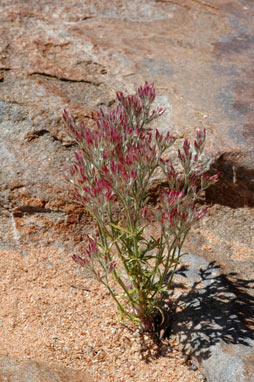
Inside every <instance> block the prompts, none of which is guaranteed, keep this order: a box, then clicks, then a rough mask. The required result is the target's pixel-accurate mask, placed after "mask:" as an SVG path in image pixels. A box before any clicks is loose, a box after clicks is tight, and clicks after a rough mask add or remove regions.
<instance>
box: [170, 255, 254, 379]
mask: <svg viewBox="0 0 254 382" xmlns="http://www.w3.org/2000/svg"><path fill="white" fill-rule="evenodd" d="M182 260H183V263H185V264H187V266H186V267H183V268H182V269H181V271H180V272H178V275H177V281H178V282H180V283H183V285H184V284H186V283H187V284H188V285H189V286H190V287H191V290H190V291H189V292H187V293H180V294H179V297H178V301H177V302H178V303H177V306H178V307H181V309H178V311H176V313H175V319H174V324H173V327H172V333H171V335H172V336H173V337H175V338H176V340H177V342H178V343H179V347H180V348H181V349H182V350H183V352H184V353H185V354H186V356H187V357H190V358H191V359H192V360H195V361H196V363H197V364H198V365H199V366H200V367H201V368H202V369H203V372H204V375H205V376H206V378H207V381H208V382H247V381H248V382H253V381H254V330H253V329H254V319H253V318H254V316H253V312H254V298H253V297H250V296H249V295H248V289H249V288H253V286H254V280H252V282H246V280H242V279H239V278H237V277H236V275H234V274H229V275H227V276H225V275H223V274H221V273H220V269H219V267H218V266H216V265H215V263H208V262H207V261H206V260H204V259H203V258H201V257H199V256H197V255H191V254H188V255H184V256H183V258H182Z"/></svg>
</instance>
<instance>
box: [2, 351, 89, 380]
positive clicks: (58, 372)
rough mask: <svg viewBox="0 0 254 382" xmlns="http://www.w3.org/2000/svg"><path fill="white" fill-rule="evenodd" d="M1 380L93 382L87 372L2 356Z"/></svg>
mask: <svg viewBox="0 0 254 382" xmlns="http://www.w3.org/2000/svg"><path fill="white" fill-rule="evenodd" d="M0 381H1V382H91V379H90V377H89V376H88V375H86V374H85V373H81V372H78V371H75V370H71V369H68V368H66V367H63V368H60V367H54V366H52V365H51V366H48V365H46V364H41V363H38V362H35V361H17V360H15V359H12V358H9V357H0Z"/></svg>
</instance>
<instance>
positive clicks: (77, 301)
mask: <svg viewBox="0 0 254 382" xmlns="http://www.w3.org/2000/svg"><path fill="white" fill-rule="evenodd" d="M27 252H29V255H27V256H22V255H20V254H19V253H17V252H16V251H10V250H9V251H1V256H0V270H1V277H0V290H1V297H0V299H1V301H0V337H1V343H0V355H8V356H15V357H18V358H19V359H33V360H37V361H43V362H47V363H49V364H55V365H58V366H67V367H71V368H73V369H77V370H84V371H89V373H90V374H91V375H92V377H93V379H94V381H96V382H97V381H107V382H111V381H112V382H113V381H117V382H120V381H122V382H128V381H137V382H143V381H146V382H153V381H156V382H162V381H163V382H165V381H167V382H173V381H174V382H201V381H204V378H203V377H202V375H201V373H200V372H199V370H196V371H193V370H190V367H189V366H188V365H186V364H185V362H184V358H183V356H182V354H181V353H180V352H179V351H178V350H177V348H176V346H175V345H174V343H172V341H169V342H168V343H164V344H163V345H162V346H161V347H160V349H159V352H158V348H157V347H156V345H154V344H152V342H151V340H150V339H149V338H148V337H146V338H144V339H143V341H144V342H145V346H146V349H145V350H144V343H143V345H142V341H141V337H140V334H139V332H138V331H137V330H135V328H133V327H129V328H128V327H124V326H123V325H121V323H119V322H118V320H117V312H116V307H115V305H114V303H113V302H112V301H111V298H110V296H109V294H108V292H107V291H106V290H104V288H103V286H101V285H99V284H97V283H96V282H95V281H93V280H88V279H86V278H85V277H84V276H82V275H81V274H80V269H79V268H78V266H77V265H76V264H75V263H74V262H73V260H72V259H71V257H70V254H67V253H64V252H63V251H61V250H59V249H56V248H52V247H51V248H36V249H28V250H27ZM142 349H143V351H142Z"/></svg>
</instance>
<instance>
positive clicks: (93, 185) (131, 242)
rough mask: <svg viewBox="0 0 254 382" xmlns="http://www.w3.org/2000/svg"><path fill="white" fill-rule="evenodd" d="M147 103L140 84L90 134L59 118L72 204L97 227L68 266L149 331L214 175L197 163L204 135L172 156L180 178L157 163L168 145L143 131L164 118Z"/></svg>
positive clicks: (149, 97) (168, 164)
mask: <svg viewBox="0 0 254 382" xmlns="http://www.w3.org/2000/svg"><path fill="white" fill-rule="evenodd" d="M154 99H155V89H154V85H153V84H152V85H149V84H148V83H147V82H146V83H145V85H144V86H143V87H140V88H139V89H138V91H137V93H136V94H135V95H134V96H124V95H123V93H122V92H119V93H117V102H118V104H117V106H116V108H115V109H114V110H112V111H110V112H108V113H104V111H103V110H102V109H100V110H99V112H98V113H97V118H96V119H97V125H96V127H95V128H90V127H86V126H84V124H83V123H81V124H78V123H76V121H75V119H74V117H73V116H69V115H68V114H67V112H66V111H64V114H63V118H64V121H65V123H66V126H67V130H68V132H69V134H70V135H71V136H72V137H73V138H74V139H75V141H76V142H77V144H78V147H79V150H78V151H76V152H75V153H74V154H75V160H74V162H73V164H72V166H71V168H70V170H69V173H68V180H69V182H70V183H71V184H72V186H73V191H74V193H73V194H74V198H75V199H76V200H77V201H78V202H80V203H82V205H83V206H84V208H85V209H86V210H87V211H88V212H89V213H90V214H91V216H92V217H93V218H94V220H95V222H96V224H97V236H90V235H88V236H87V237H86V240H87V247H86V251H85V253H84V254H82V255H77V254H74V255H73V256H72V257H73V260H75V261H76V262H77V263H78V264H79V265H80V266H82V267H83V268H84V269H85V271H86V273H87V274H88V275H90V276H93V277H94V278H95V279H96V280H97V281H99V282H101V283H102V284H103V285H104V286H105V287H106V288H107V289H108V291H109V293H110V294H111V296H112V297H113V299H114V300H115V302H116V304H117V307H118V309H119V312H120V314H121V316H124V317H125V318H127V319H130V320H133V321H136V322H139V323H140V324H141V326H142V327H143V328H144V329H145V330H148V331H151V330H153V328H154V322H153V321H154V316H155V312H156V310H159V311H161V304H160V303H161V298H162V295H163V293H164V292H165V291H167V290H168V288H169V287H170V285H171V283H172V279H173V276H174V273H175V271H176V269H177V265H178V264H179V261H180V258H181V249H182V246H183V243H184V240H185V238H186V235H187V234H188V232H189V230H190V228H191V225H192V224H193V223H194V222H195V221H197V220H199V219H200V218H202V216H203V215H204V214H205V212H206V210H205V209H198V208H197V207H196V205H195V201H196V200H197V198H198V197H199V195H200V193H201V192H202V190H204V189H206V188H207V187H208V186H209V185H210V184H212V183H214V182H215V181H216V180H217V177H218V176H217V175H215V176H213V177H209V176H208V175H207V174H206V173H205V170H204V168H203V167H202V165H201V156H202V154H203V149H204V144H205V136H206V133H205V130H202V131H197V136H196V139H195V141H194V145H193V146H192V145H191V144H190V142H189V141H188V140H187V139H185V141H184V144H183V147H182V149H179V150H178V158H179V161H180V163H181V165H182V168H183V171H182V172H178V171H176V169H175V167H174V165H173V163H172V161H171V160H165V159H163V158H162V157H163V154H165V152H166V150H168V149H169V148H170V147H171V146H172V145H173V144H174V142H175V139H174V138H173V137H172V136H171V134H170V133H169V132H168V133H167V134H166V135H162V134H160V133H159V131H158V130H155V131H152V130H151V129H149V128H148V125H149V123H150V122H151V121H152V120H155V119H157V118H158V117H160V116H161V115H162V114H163V113H164V110H163V109H161V108H157V109H154V110H152V109H151V105H152V103H153V101H154ZM159 168H160V169H162V171H163V173H164V174H165V176H166V178H167V181H168V191H167V192H164V193H163V195H162V196H161V200H160V206H159V208H158V209H156V211H155V210H153V209H152V208H151V207H149V205H148V204H147V196H148V195H149V187H150V184H151V179H152V176H153V175H154V174H155V172H156V171H157V170H158V169H159ZM151 221H157V222H158V223H159V227H160V230H159V231H160V232H159V235H158V236H157V237H153V236H151V237H149V238H147V237H146V235H145V228H146V227H147V225H148V224H149V223H150V222H151ZM114 282H116V285H118V287H117V288H115V287H114ZM161 313H162V311H161ZM162 315H163V313H162Z"/></svg>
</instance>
